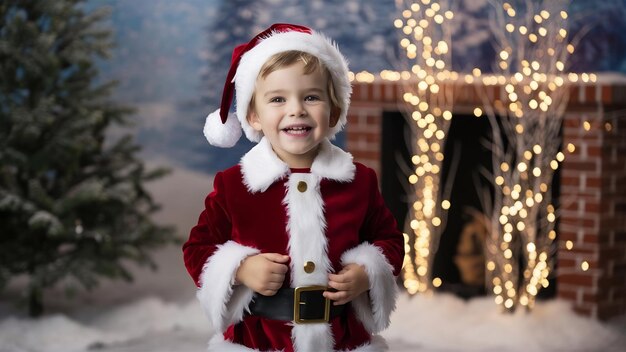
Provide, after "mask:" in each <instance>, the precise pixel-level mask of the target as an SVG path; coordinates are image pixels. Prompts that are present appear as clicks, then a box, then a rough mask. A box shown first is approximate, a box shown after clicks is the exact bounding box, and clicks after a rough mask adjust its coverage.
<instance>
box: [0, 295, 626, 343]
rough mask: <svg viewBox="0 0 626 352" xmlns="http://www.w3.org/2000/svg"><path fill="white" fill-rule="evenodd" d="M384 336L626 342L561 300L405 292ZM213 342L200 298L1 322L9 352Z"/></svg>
mask: <svg viewBox="0 0 626 352" xmlns="http://www.w3.org/2000/svg"><path fill="white" fill-rule="evenodd" d="M383 335H384V336H385V337H386V338H387V340H388V342H389V345H390V348H391V351H397V352H402V351H407V352H408V351H618V350H619V348H620V346H624V345H623V344H622V343H624V341H625V340H624V338H625V337H626V333H625V332H624V331H621V332H620V331H619V330H618V329H617V328H616V327H615V326H609V325H606V324H603V323H600V322H598V321H595V320H592V319H590V318H584V317H581V316H578V315H576V314H574V313H573V312H572V311H571V310H570V308H569V307H568V305H567V304H566V303H564V302H561V301H559V300H551V301H547V302H539V303H538V305H537V307H536V308H535V309H534V310H533V311H532V312H531V313H525V312H522V311H518V312H517V313H514V314H502V313H500V312H499V311H498V308H497V307H496V305H495V304H494V303H493V301H492V299H490V298H479V299H473V300H470V301H467V302H466V301H463V300H461V299H459V298H456V297H454V296H451V295H443V294H438V295H433V296H425V295H419V296H414V297H409V296H408V295H407V294H403V295H401V296H400V299H399V301H398V308H397V310H396V311H395V313H394V314H393V315H392V320H391V327H390V328H389V329H387V330H386V331H385V332H384V333H383ZM208 339H209V336H208V331H207V328H206V320H205V318H204V316H203V315H202V310H201V308H200V306H199V304H198V303H197V302H196V301H195V300H192V301H190V302H188V303H185V304H177V303H168V302H164V301H163V300H162V299H159V298H154V297H152V298H144V299H141V300H138V301H136V302H134V303H130V304H126V305H123V306H120V307H116V308H114V309H112V310H109V311H107V310H103V311H99V312H98V311H97V310H93V309H91V310H90V313H89V314H87V315H83V316H81V314H80V312H78V314H75V316H74V317H69V316H66V315H62V314H55V315H52V316H47V317H44V318H41V319H35V320H33V319H29V318H16V317H12V316H10V317H4V318H2V319H1V320H0V351H2V352H27V351H28V352H40V351H41V352H44V351H45V352H75V351H76V352H78V351H88V350H93V349H97V350H99V351H118V352H120V351H126V352H130V351H152V352H171V351H174V350H176V351H178V352H183V351H203V350H204V349H205V346H206V341H208ZM157 341H158V342H157ZM181 346H185V347H184V348H183V349H182V350H181Z"/></svg>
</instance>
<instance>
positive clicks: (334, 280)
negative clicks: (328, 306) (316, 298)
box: [324, 264, 370, 305]
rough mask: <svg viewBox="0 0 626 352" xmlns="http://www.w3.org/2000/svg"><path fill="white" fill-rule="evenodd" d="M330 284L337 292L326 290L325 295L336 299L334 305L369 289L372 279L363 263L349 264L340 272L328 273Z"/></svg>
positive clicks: (349, 299)
mask: <svg viewBox="0 0 626 352" xmlns="http://www.w3.org/2000/svg"><path fill="white" fill-rule="evenodd" d="M328 286H330V287H331V288H334V289H335V290H337V292H331V291H326V292H324V297H326V298H329V299H331V300H333V301H335V302H334V303H333V304H334V305H340V304H346V303H348V302H350V301H352V300H353V299H355V298H356V297H357V296H359V295H360V294H361V293H363V292H365V291H367V290H369V288H370V280H369V278H368V277H367V272H365V268H364V267H363V266H362V265H359V264H348V265H346V266H345V267H344V268H343V269H341V271H340V272H339V273H337V274H329V275H328Z"/></svg>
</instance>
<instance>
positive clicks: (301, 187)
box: [298, 181, 307, 193]
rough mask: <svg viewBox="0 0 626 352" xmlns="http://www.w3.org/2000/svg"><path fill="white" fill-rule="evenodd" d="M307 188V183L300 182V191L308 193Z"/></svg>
mask: <svg viewBox="0 0 626 352" xmlns="http://www.w3.org/2000/svg"><path fill="white" fill-rule="evenodd" d="M306 188H307V185H306V182H304V181H300V182H298V191H300V192H302V193H304V192H306Z"/></svg>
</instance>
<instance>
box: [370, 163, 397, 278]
mask: <svg viewBox="0 0 626 352" xmlns="http://www.w3.org/2000/svg"><path fill="white" fill-rule="evenodd" d="M366 170H367V174H368V175H367V177H368V182H369V187H368V191H369V195H370V197H369V206H368V210H367V217H366V219H365V224H364V225H363V228H362V230H361V231H362V232H361V233H362V236H363V237H364V238H365V239H366V240H367V241H368V242H370V243H372V244H374V245H376V246H377V247H379V248H381V249H382V251H383V254H384V255H385V257H386V258H387V261H389V264H391V265H392V266H393V275H395V276H398V275H399V274H400V270H401V269H402V263H403V260H404V240H403V237H402V233H401V232H400V231H399V230H398V227H397V224H396V219H395V218H394V217H393V214H391V211H390V210H389V209H388V208H387V206H386V205H385V201H384V200H383V197H382V195H381V194H380V191H379V190H378V179H377V177H376V173H375V172H374V170H372V169H370V168H366Z"/></svg>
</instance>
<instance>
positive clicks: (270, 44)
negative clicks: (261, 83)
mask: <svg viewBox="0 0 626 352" xmlns="http://www.w3.org/2000/svg"><path fill="white" fill-rule="evenodd" d="M292 50H295V51H302V52H306V53H309V54H311V55H313V56H315V57H317V58H318V59H320V61H321V62H322V63H323V64H324V66H326V67H327V68H328V70H329V71H330V74H331V77H332V80H333V85H334V88H335V94H336V95H337V100H338V101H339V105H340V106H339V108H340V109H341V114H340V116H339V122H338V123H337V125H336V126H335V127H333V128H332V129H331V130H330V135H329V138H331V139H332V138H333V137H334V136H335V134H337V132H339V131H341V129H343V126H344V125H345V124H346V120H347V118H346V116H347V114H348V107H349V106H350V95H351V94H352V86H351V84H350V79H349V77H348V72H349V71H348V62H347V60H346V59H345V58H344V56H343V55H342V54H341V52H339V49H338V48H337V45H336V44H335V43H334V42H333V41H332V40H331V39H329V38H327V37H326V36H324V35H323V34H321V33H318V32H315V31H313V32H312V33H311V34H309V33H303V32H296V31H291V32H278V33H273V34H271V35H270V36H269V37H267V38H265V39H263V40H261V41H260V42H259V43H258V44H257V45H256V46H255V47H254V48H252V49H250V50H249V51H248V52H246V53H245V54H244V55H243V56H242V57H241V62H240V63H239V66H238V68H237V73H236V74H235V92H236V93H235V96H236V99H237V102H236V114H237V118H238V119H239V122H240V123H241V126H242V127H243V131H244V132H245V134H246V137H247V138H248V139H249V140H251V141H253V142H258V141H260V140H261V137H262V136H263V134H262V132H259V131H256V130H255V129H254V128H252V126H250V125H249V124H248V121H247V114H248V106H249V105H250V101H251V99H252V95H253V94H254V90H255V86H256V79H257V77H258V76H259V72H260V71H261V67H263V64H265V62H267V60H268V59H269V58H270V57H272V56H273V55H275V54H278V53H281V52H285V51H292ZM229 120H230V119H229Z"/></svg>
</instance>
